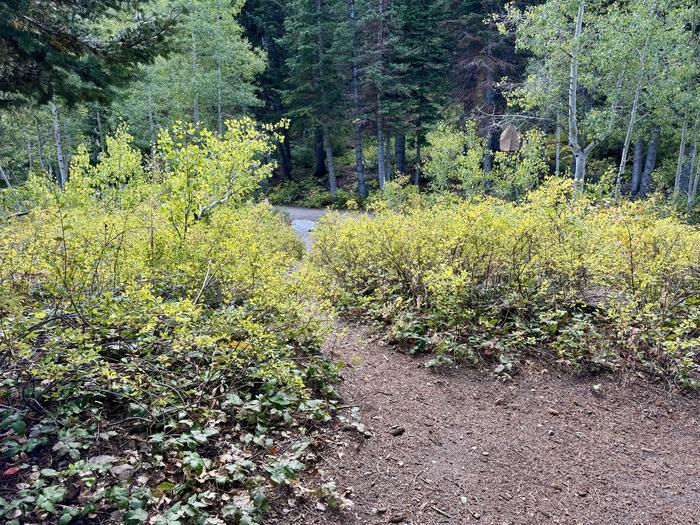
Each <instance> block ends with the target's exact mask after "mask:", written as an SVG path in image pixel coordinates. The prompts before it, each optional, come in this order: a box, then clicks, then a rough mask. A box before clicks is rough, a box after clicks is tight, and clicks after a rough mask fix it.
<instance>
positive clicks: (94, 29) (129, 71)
mask: <svg viewBox="0 0 700 525" xmlns="http://www.w3.org/2000/svg"><path fill="white" fill-rule="evenodd" d="M145 3H146V2H143V1H138V0H137V1H133V2H129V3H128V8H129V10H130V11H129V14H130V15H132V18H133V19H134V20H135V21H134V22H131V23H124V22H123V20H124V18H123V15H124V14H125V9H126V5H127V4H125V2H122V1H120V0H102V1H96V0H72V1H71V0H61V1H57V0H25V1H18V0H13V1H9V2H2V3H0V106H7V105H10V104H18V103H22V102H24V101H26V100H27V99H34V100H35V101H36V102H38V103H41V104H43V103H47V102H49V101H50V100H51V99H52V98H53V97H60V98H62V99H63V100H64V101H66V102H68V103H70V104H74V103H76V102H78V101H86V100H100V101H102V102H107V101H109V100H110V99H111V98H112V97H113V95H114V93H115V92H114V88H115V87H116V86H120V85H121V86H123V85H125V83H126V82H127V81H129V80H130V79H131V78H132V75H133V73H134V72H135V69H136V67H137V66H138V65H139V64H140V63H145V62H149V61H151V60H152V59H153V58H154V57H155V56H157V55H158V54H161V53H163V52H165V51H166V47H165V44H167V38H166V37H167V35H168V34H169V33H170V32H171V30H172V28H173V26H174V24H175V22H176V20H177V16H178V14H179V12H178V11H169V12H168V13H167V14H165V15H162V16H161V15H155V14H149V15H148V16H147V15H145V14H143V13H140V12H136V11H135V9H136V8H137V7H138V6H139V5H140V4H145ZM134 14H136V16H133V15H134ZM89 21H95V22H89Z"/></svg>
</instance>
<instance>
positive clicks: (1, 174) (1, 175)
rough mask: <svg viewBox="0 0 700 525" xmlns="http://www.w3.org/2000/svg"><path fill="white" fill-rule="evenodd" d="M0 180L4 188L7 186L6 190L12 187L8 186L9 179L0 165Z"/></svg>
mask: <svg viewBox="0 0 700 525" xmlns="http://www.w3.org/2000/svg"><path fill="white" fill-rule="evenodd" d="M0 179H2V180H3V182H4V183H5V186H7V187H8V188H11V187H12V184H10V179H9V178H8V176H7V173H5V170H4V169H3V167H2V164H0Z"/></svg>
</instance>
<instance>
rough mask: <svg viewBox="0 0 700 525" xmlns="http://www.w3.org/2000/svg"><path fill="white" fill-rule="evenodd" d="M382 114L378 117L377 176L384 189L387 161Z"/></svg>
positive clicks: (381, 187)
mask: <svg viewBox="0 0 700 525" xmlns="http://www.w3.org/2000/svg"><path fill="white" fill-rule="evenodd" d="M382 120H383V119H382V117H381V115H380V116H378V117H377V178H378V179H379V188H380V189H384V184H385V183H386V171H385V170H386V161H385V160H384V123H383V122H382Z"/></svg>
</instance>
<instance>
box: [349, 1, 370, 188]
mask: <svg viewBox="0 0 700 525" xmlns="http://www.w3.org/2000/svg"><path fill="white" fill-rule="evenodd" d="M350 27H351V30H352V118H353V128H354V129H353V131H354V133H353V140H354V146H355V178H356V179H357V193H359V194H360V197H362V198H363V199H365V198H367V182H366V180H365V166H364V161H365V159H364V151H363V149H362V109H361V107H360V105H361V104H362V100H361V98H360V71H359V67H358V65H357V52H358V51H357V11H356V9H355V0H350Z"/></svg>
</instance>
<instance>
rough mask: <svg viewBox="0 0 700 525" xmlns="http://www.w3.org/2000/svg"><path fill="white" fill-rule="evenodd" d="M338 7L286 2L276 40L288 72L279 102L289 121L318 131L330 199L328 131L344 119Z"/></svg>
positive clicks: (332, 178) (323, 1) (309, 0)
mask: <svg viewBox="0 0 700 525" xmlns="http://www.w3.org/2000/svg"><path fill="white" fill-rule="evenodd" d="M343 7H344V6H343V2H342V1H340V0H295V1H293V2H291V4H290V6H289V16H288V17H287V19H286V21H285V36H284V37H283V39H282V43H283V45H284V46H285V47H286V49H287V53H288V58H287V61H286V64H287V68H288V70H289V79H288V88H287V89H286V90H285V91H284V98H283V100H284V102H285V103H286V104H287V106H288V107H289V112H290V115H291V116H294V117H296V118H298V119H301V120H302V121H303V122H304V123H305V125H306V126H307V127H308V128H311V129H314V128H318V129H319V130H320V131H321V133H320V135H321V142H322V144H323V150H324V152H325V156H326V167H327V170H328V180H329V189H330V192H331V194H332V195H333V196H334V197H335V195H336V192H337V180H336V174H335V166H334V157H333V143H332V134H331V130H332V129H334V128H335V127H336V125H337V123H338V122H340V121H342V120H343V118H344V117H345V115H346V108H345V101H346V98H345V96H344V95H345V91H344V89H345V82H344V79H343V78H342V75H341V71H342V67H341V65H340V57H344V56H347V50H346V49H344V46H343V45H342V43H343V42H346V41H347V39H345V38H337V33H338V32H339V31H341V28H342V27H343V26H344V24H345V21H346V20H345V17H344V13H345V10H344V8H343Z"/></svg>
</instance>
